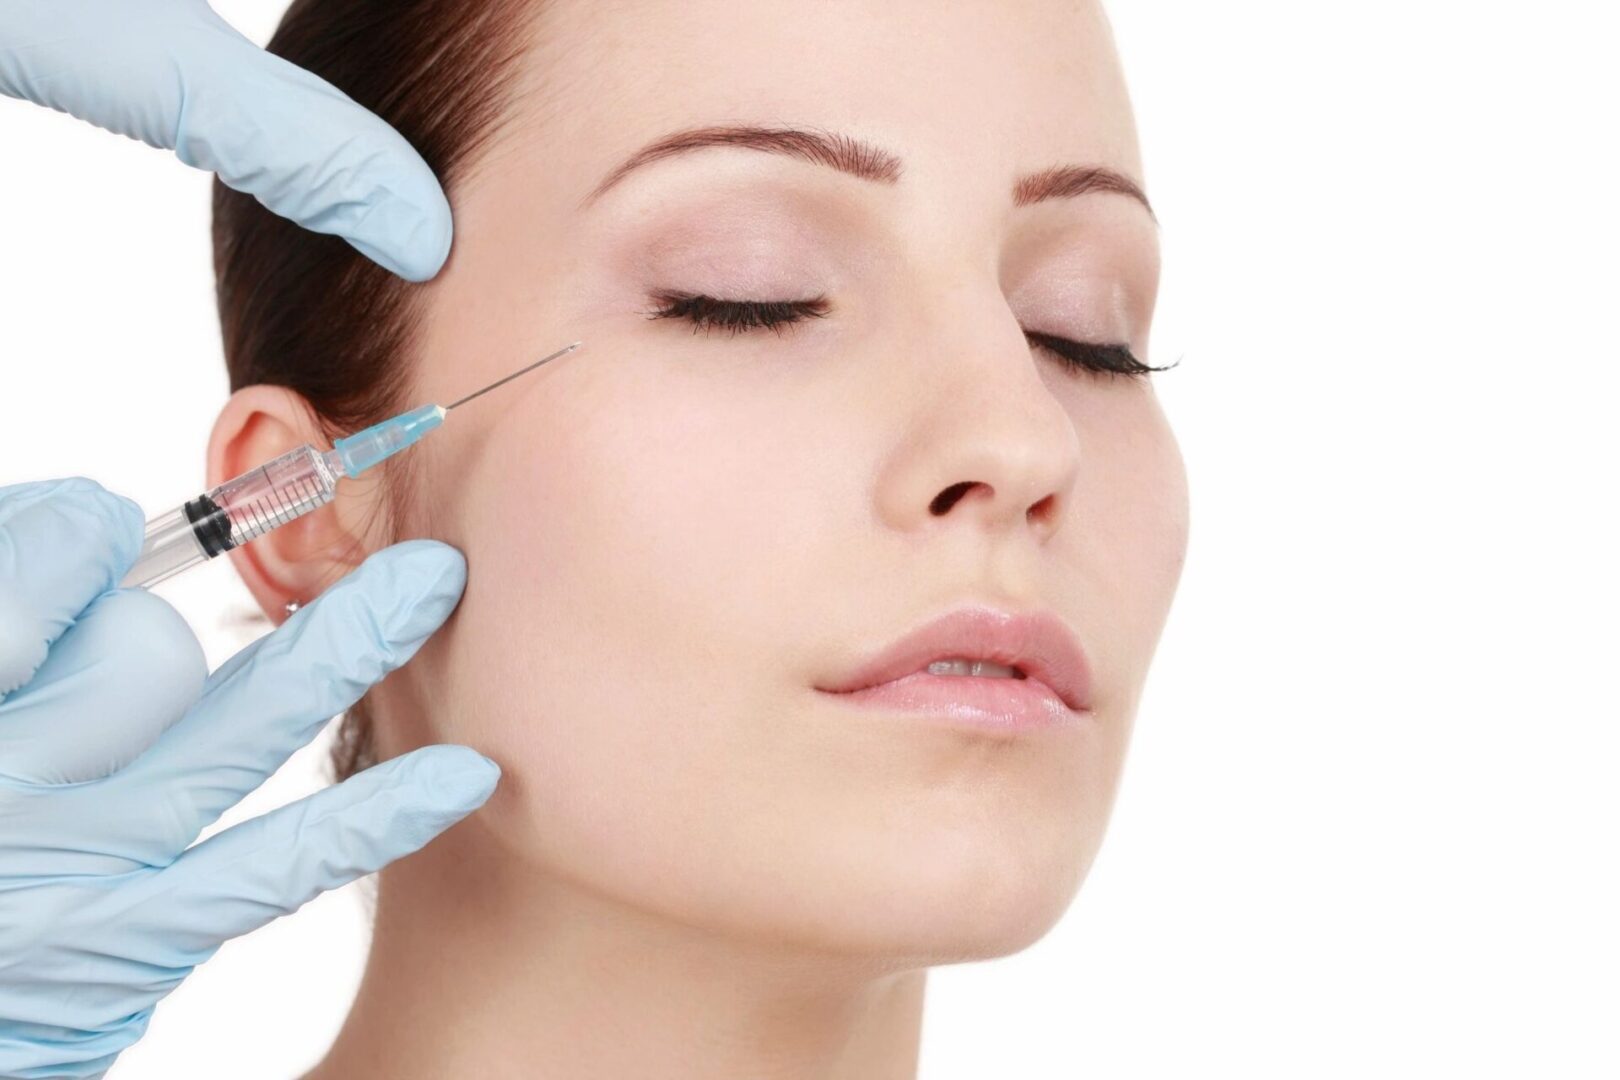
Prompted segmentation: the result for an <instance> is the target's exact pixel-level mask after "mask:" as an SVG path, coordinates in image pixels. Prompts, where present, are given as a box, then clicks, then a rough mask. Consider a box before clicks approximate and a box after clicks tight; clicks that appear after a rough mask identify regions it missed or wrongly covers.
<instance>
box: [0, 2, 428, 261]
mask: <svg viewBox="0 0 1620 1080" xmlns="http://www.w3.org/2000/svg"><path fill="white" fill-rule="evenodd" d="M0 93H6V94H10V95H11V96H13V97H20V98H25V99H27V100H30V101H34V102H37V103H38V104H41V105H46V106H49V107H50V108H53V109H59V110H61V111H63V112H66V113H71V114H72V115H74V116H77V117H79V118H80V119H81V120H88V121H89V122H91V123H93V124H96V125H98V126H100V127H104V128H107V129H108V130H111V131H116V132H118V133H120V134H123V135H128V136H130V137H132V138H136V139H140V140H141V141H142V142H145V143H148V144H150V145H152V146H157V147H162V148H164V149H169V150H173V151H174V152H175V154H176V155H177V156H178V157H179V158H180V160H181V161H183V162H185V163H186V164H187V165H194V166H196V167H198V168H201V169H208V170H210V171H212V172H215V173H218V174H219V177H220V179H221V180H223V181H224V182H225V183H226V184H229V185H230V186H231V187H233V188H235V189H236V190H238V191H242V192H246V193H248V194H250V195H253V196H254V197H256V198H257V199H258V200H259V202H260V203H262V204H263V205H264V206H266V207H268V208H269V209H271V210H273V211H275V212H276V213H278V214H280V215H282V216H283V217H287V218H290V219H292V220H293V221H296V222H297V223H298V224H300V225H302V226H304V227H305V228H307V229H312V230H314V231H315V232H321V233H331V234H335V235H337V236H341V237H343V238H344V239H345V240H347V241H348V242H349V243H350V244H353V245H354V247H355V248H356V249H358V250H359V251H360V252H361V253H362V254H364V255H366V256H367V257H368V258H370V259H372V260H374V261H376V262H378V263H381V264H382V265H383V266H385V267H387V268H388V269H389V270H392V271H393V272H394V273H396V274H399V275H400V276H402V277H404V278H406V279H407V280H410V281H426V280H427V279H428V278H431V277H433V276H434V275H435V274H437V273H438V272H439V268H440V267H441V266H442V265H443V264H444V260H445V257H446V256H447V255H448V254H449V251H450V236H451V224H450V204H449V202H448V200H446V198H445V195H444V191H443V189H442V188H440V186H439V181H438V179H437V178H436V177H435V176H434V175H433V171H432V170H431V169H430V168H429V167H428V165H427V163H426V162H424V161H423V160H422V158H421V155H420V154H418V153H417V152H416V150H415V149H413V148H412V147H411V145H410V144H409V143H408V142H406V141H405V139H404V137H403V136H401V135H400V134H399V133H398V132H397V131H395V130H394V129H393V128H392V127H390V126H389V125H388V124H387V123H385V122H384V121H382V120H381V119H379V118H378V117H377V116H376V115H375V114H373V113H372V112H370V111H369V110H367V109H364V108H362V107H361V106H359V105H357V104H356V103H355V102H354V101H353V100H352V99H351V98H349V97H348V96H347V95H345V94H343V93H342V92H341V91H339V90H338V89H336V88H335V87H333V86H332V85H331V84H330V83H328V82H326V81H325V80H324V79H321V78H319V77H317V76H315V75H312V74H310V73H309V72H307V71H305V70H303V69H302V68H300V67H298V66H297V65H295V64H291V63H288V62H287V61H285V60H282V59H281V58H280V57H277V56H273V55H271V54H270V53H267V52H265V51H264V50H263V49H260V48H259V47H258V46H257V45H254V44H253V43H252V42H251V41H249V40H248V39H247V38H245V37H243V36H242V35H241V34H239V33H237V31H236V30H234V29H233V28H232V27H231V26H230V25H229V24H228V23H226V22H225V21H224V20H223V19H221V18H220V17H219V16H218V15H217V14H215V12H214V11H213V10H212V9H211V8H210V7H209V6H208V4H207V3H205V2H204V0H147V2H146V3H140V4H132V3H130V2H129V0H51V2H49V3H40V2H38V0H0Z"/></svg>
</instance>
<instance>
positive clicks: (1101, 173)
mask: <svg viewBox="0 0 1620 1080" xmlns="http://www.w3.org/2000/svg"><path fill="white" fill-rule="evenodd" d="M714 146H731V147H742V148H744V149H747V150H760V151H763V152H764V153H767V154H783V155H786V156H788V157H796V158H800V159H801V160H804V161H808V162H811V163H812V164H815V165H823V166H826V167H827V168H830V169H836V170H838V171H839V172H843V173H848V174H849V175H851V176H856V177H859V178H860V179H862V180H868V181H871V182H873V183H880V184H889V185H893V184H895V183H898V182H899V180H900V173H901V161H900V159H899V158H898V157H896V156H895V155H894V154H891V153H889V152H888V151H887V150H883V149H881V148H879V147H876V146H873V145H872V144H871V143H867V142H862V141H861V140H859V139H856V138H852V137H850V136H848V135H843V134H839V133H837V132H827V131H816V130H812V129H805V128H766V127H756V126H752V125H746V124H722V125H716V126H710V127H697V128H687V129H686V130H684V131H677V132H675V133H674V134H672V135H666V136H664V137H663V138H661V139H657V140H655V141H654V142H651V143H648V144H647V145H646V146H644V147H642V148H641V149H640V150H638V151H636V152H635V153H634V154H632V155H631V156H630V157H629V158H628V159H627V160H626V161H625V162H624V163H623V164H621V165H620V166H619V167H618V168H616V169H614V170H613V171H612V172H610V173H608V174H607V176H606V177H604V178H603V180H602V182H601V183H599V184H597V185H596V187H595V188H593V189H592V190H591V192H590V194H588V195H586V196H585V198H584V199H583V200H582V201H581V203H580V205H581V207H584V206H587V205H589V204H590V203H592V202H594V201H595V200H597V199H598V198H600V197H601V196H602V195H603V193H605V192H606V191H607V190H608V189H609V188H611V187H613V186H614V185H615V184H617V183H618V182H619V181H621V180H623V179H624V178H625V177H626V176H628V175H630V173H632V172H634V171H635V170H636V169H639V168H641V167H642V166H644V165H649V164H651V163H652V162H655V161H660V160H662V159H664V158H668V157H674V156H675V155H677V154H685V153H690V152H692V151H694V150H702V149H706V148H708V147H714ZM1094 191H1103V192H1112V193H1115V194H1119V195H1126V196H1129V197H1130V198H1132V199H1135V200H1136V201H1137V202H1139V203H1141V204H1142V206H1143V207H1144V208H1145V209H1146V210H1147V212H1148V215H1149V216H1150V217H1152V218H1153V219H1154V221H1157V220H1158V217H1157V215H1155V214H1154V213H1153V206H1152V204H1150V203H1149V202H1148V198H1147V195H1146V194H1145V193H1144V192H1143V191H1142V186H1141V185H1140V184H1138V183H1137V182H1136V181H1135V180H1132V179H1131V178H1130V177H1129V176H1126V175H1125V174H1124V173H1122V172H1119V171H1118V170H1116V169H1110V168H1107V167H1105V166H1101V165H1057V166H1053V167H1052V168H1048V169H1042V170H1041V171H1039V172H1033V173H1028V174H1026V175H1024V176H1020V177H1019V178H1018V180H1017V181H1016V182H1015V183H1014V184H1013V191H1012V198H1013V205H1014V206H1019V207H1022V206H1030V205H1033V204H1035V203H1038V202H1043V201H1045V200H1048V199H1072V198H1078V197H1079V196H1081V195H1088V194H1090V193H1091V192H1094Z"/></svg>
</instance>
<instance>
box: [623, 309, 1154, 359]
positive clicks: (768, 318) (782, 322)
mask: <svg viewBox="0 0 1620 1080" xmlns="http://www.w3.org/2000/svg"><path fill="white" fill-rule="evenodd" d="M653 299H654V300H656V301H657V302H658V303H659V304H660V305H661V306H660V307H659V308H657V309H656V310H654V311H650V312H647V313H646V315H647V317H648V318H649V319H684V320H686V321H687V322H690V323H691V324H692V332H693V333H694V334H695V333H697V332H698V331H699V330H709V329H717V328H718V329H723V330H729V331H730V332H731V336H733V337H735V336H736V335H737V334H739V333H742V332H744V331H748V330H770V331H772V332H774V333H775V334H777V335H778V336H780V335H781V333H782V328H783V327H784V326H788V325H790V324H792V323H797V322H803V321H804V320H806V319H820V318H823V317H825V316H826V314H827V312H828V310H829V305H828V303H827V299H826V297H824V296H817V297H814V298H813V299H810V300H720V299H717V298H715V297H713V296H704V295H703V294H701V293H689V292H662V293H658V294H656V295H655V296H654V297H653ZM1024 336H1025V337H1026V338H1027V339H1028V340H1029V343H1030V344H1031V345H1039V346H1040V347H1042V348H1044V349H1046V350H1047V351H1049V352H1052V353H1055V354H1056V355H1057V356H1058V358H1059V359H1061V360H1062V361H1063V363H1064V366H1065V367H1068V368H1070V369H1071V370H1083V371H1090V372H1093V373H1096V374H1102V375H1124V376H1126V377H1128V378H1132V379H1139V378H1141V377H1143V376H1144V375H1147V374H1148V373H1149V372H1153V371H1168V370H1169V368H1162V367H1151V366H1149V365H1147V364H1144V363H1142V362H1141V361H1140V360H1138V359H1137V358H1136V356H1135V354H1133V353H1132V352H1131V348H1130V346H1129V345H1104V344H1098V343H1095V342H1087V341H1071V340H1069V339H1068V338H1061V337H1057V336H1055V335H1053V334H1042V333H1037V332H1035V331H1033V330H1026V331H1024ZM1174 366H1175V365H1174V364H1172V365H1170V367H1174Z"/></svg>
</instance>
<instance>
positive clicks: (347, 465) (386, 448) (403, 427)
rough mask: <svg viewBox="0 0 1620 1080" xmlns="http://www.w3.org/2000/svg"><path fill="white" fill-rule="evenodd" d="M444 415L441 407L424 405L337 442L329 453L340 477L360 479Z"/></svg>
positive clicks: (438, 422) (441, 421)
mask: <svg viewBox="0 0 1620 1080" xmlns="http://www.w3.org/2000/svg"><path fill="white" fill-rule="evenodd" d="M444 415H445V410H444V409H443V408H441V407H440V406H438V405H424V406H422V407H421V408H420V409H412V410H411V411H410V412H408V413H400V414H399V415H398V416H395V417H392V418H390V419H387V420H384V421H383V422H382V423H380V424H373V425H372V426H371V427H368V428H366V429H365V430H364V431H358V432H356V433H355V434H353V435H350V436H348V437H347V438H343V439H338V440H337V441H336V442H334V443H333V444H332V449H333V450H334V451H336V453H337V456H338V460H339V461H340V462H342V464H343V475H345V476H359V475H360V474H361V473H363V472H365V471H366V470H367V469H369V468H371V467H372V466H373V465H375V464H377V463H378V462H379V461H384V460H386V459H388V458H391V457H393V456H394V455H395V454H397V453H399V452H400V451H401V450H404V449H406V448H407V447H409V446H413V445H415V444H416V442H417V441H418V440H420V439H421V438H422V436H424V435H426V434H427V433H428V432H430V431H432V430H433V429H434V428H436V427H438V426H439V425H440V424H442V423H444Z"/></svg>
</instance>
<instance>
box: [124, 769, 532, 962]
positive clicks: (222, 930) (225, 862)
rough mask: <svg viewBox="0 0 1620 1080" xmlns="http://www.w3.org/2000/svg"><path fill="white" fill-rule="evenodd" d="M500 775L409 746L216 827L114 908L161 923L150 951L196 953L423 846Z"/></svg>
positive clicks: (483, 796)
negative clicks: (132, 899) (131, 905)
mask: <svg viewBox="0 0 1620 1080" xmlns="http://www.w3.org/2000/svg"><path fill="white" fill-rule="evenodd" d="M500 775H501V770H500V767H499V766H497V765H496V764H495V763H494V762H493V761H491V760H489V759H488V758H486V757H484V756H483V755H482V754H480V753H478V752H477V751H476V750H473V749H471V748H470V747H466V746H455V745H450V744H445V745H439V746H425V747H423V748H421V749H420V750H414V751H412V752H411V753H408V754H405V755H402V756H401V757H397V758H393V759H392V760H389V761H385V762H383V763H382V764H380V765H375V766H373V767H371V768H369V769H366V770H365V771H363V772H359V773H356V774H355V775H354V776H352V777H350V778H349V779H347V780H345V781H343V783H341V784H336V785H334V786H332V787H329V788H326V789H324V790H322V791H318V792H316V793H315V794H313V795H310V796H308V797H306V798H303V799H300V800H298V801H297V802H295V803H291V804H290V805H287V806H283V807H281V808H280V809H277V810H272V811H271V812H270V813H268V814H264V815H262V816H260V817H256V818H253V819H252V820H250V821H244V822H243V823H242V824H240V825H235V826H232V827H231V828H229V829H226V830H225V831H224V832H221V833H217V834H216V835H214V836H211V837H209V838H208V839H207V840H205V841H203V842H202V843H200V844H198V845H197V846H196V847H194V848H191V849H190V850H188V851H187V852H186V853H185V854H184V855H182V856H181V857H180V858H179V859H177V860H176V861H175V862H174V864H173V865H171V866H169V867H168V868H167V869H165V870H163V871H161V872H160V873H158V874H157V875H156V876H155V877H153V878H150V879H147V880H145V881H142V882H141V883H140V884H139V886H138V888H139V890H140V892H141V893H142V894H144V895H143V897H142V899H141V900H140V901H139V907H138V909H137V910H135V911H128V910H126V911H124V912H122V913H119V914H114V915H113V919H114V920H115V921H117V924H118V925H123V926H129V925H131V923H130V922H129V921H127V920H130V919H133V920H134V924H135V925H140V926H147V927H161V930H160V932H155V933H151V934H146V935H143V937H145V938H147V939H149V940H150V941H151V942H152V944H153V946H154V947H157V948H161V949H162V952H161V953H160V954H158V955H155V956H151V957H148V958H147V959H148V961H149V962H151V963H154V964H157V965H160V966H163V967H169V968H178V967H189V966H194V965H196V964H200V963H202V962H203V961H204V960H206V959H208V957H210V956H211V955H213V952H214V950H215V949H216V948H218V947H219V945H221V944H223V943H224V942H226V941H228V940H230V939H231V938H233V937H239V936H240V935H242V934H246V933H248V932H249V931H252V930H256V929H258V928H259V927H261V926H263V925H264V924H265V923H267V922H269V921H270V920H272V919H275V918H278V917H279V916H282V915H286V914H288V913H290V912H293V911H296V910H298V908H300V907H302V906H303V905H304V904H306V903H307V902H309V901H310V900H312V899H314V898H315V897H316V896H318V895H320V894H321V893H323V892H327V891H329V890H331V889H335V888H338V887H339V886H341V885H346V884H348V883H349V882H351V881H353V880H355V879H356V878H359V877H363V876H364V875H366V874H369V873H372V872H373V871H376V870H380V869H382V868H383V867H384V866H386V865H388V864H389V863H391V862H393V861H394V860H395V859H398V858H400V857H402V856H405V855H409V854H411V853H412V852H414V851H416V850H418V849H419V848H421V847H422V846H423V845H425V844H426V843H427V842H428V841H429V840H432V839H433V838H434V837H436V836H438V835H439V834H440V833H441V832H443V831H444V830H445V829H448V828H449V827H450V826H452V825H454V824H455V823H456V822H458V821H460V820H461V819H462V818H464V817H466V816H467V815H468V814H470V813H472V812H473V811H474V810H476V809H478V807H480V806H482V805H483V804H484V802H485V800H487V799H488V798H489V796H490V794H491V793H492V792H493V791H494V790H495V784H496V782H497V781H498V780H499V779H500ZM115 902H116V901H115ZM120 903H121V902H120ZM143 911H149V912H150V914H149V915H143V914H142V912H143Z"/></svg>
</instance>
